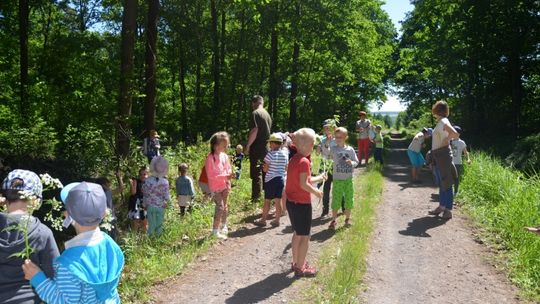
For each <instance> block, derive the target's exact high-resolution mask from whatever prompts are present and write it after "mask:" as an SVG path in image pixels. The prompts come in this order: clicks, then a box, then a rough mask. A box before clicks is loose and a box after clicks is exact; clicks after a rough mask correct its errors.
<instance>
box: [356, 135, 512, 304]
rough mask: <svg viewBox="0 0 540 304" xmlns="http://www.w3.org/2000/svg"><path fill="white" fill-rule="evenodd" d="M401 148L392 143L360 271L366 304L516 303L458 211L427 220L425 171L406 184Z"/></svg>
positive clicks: (429, 183) (431, 192) (431, 194)
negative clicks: (415, 182)
mask: <svg viewBox="0 0 540 304" xmlns="http://www.w3.org/2000/svg"><path fill="white" fill-rule="evenodd" d="M407 144H408V143H406V142H405V141H404V140H402V139H393V140H392V146H393V147H394V148H393V149H391V150H390V153H389V155H388V157H387V159H388V164H387V166H386V168H385V171H384V175H385V186H384V192H383V200H382V202H381V204H380V205H379V209H378V212H377V219H376V226H375V232H374V234H373V239H372V242H371V249H370V254H369V256H368V267H367V272H366V284H367V290H366V291H365V293H364V294H363V298H364V300H365V302H367V303H370V304H371V303H373V304H387V303H388V304H389V303H408V304H412V303H519V300H518V298H517V296H516V295H517V291H516V288H514V287H513V286H512V285H511V284H509V283H508V280H507V279H506V278H505V276H504V275H503V274H501V273H499V272H498V271H497V270H496V269H495V267H493V266H492V265H490V264H489V263H488V260H489V259H488V258H489V256H490V253H489V252H488V251H487V249H486V248H485V247H484V246H482V245H480V244H478V243H476V242H475V241H474V236H473V233H472V228H471V225H470V224H469V222H468V221H467V219H466V218H465V217H464V216H463V215H462V214H461V213H460V211H459V208H458V209H457V210H456V211H455V212H454V218H453V219H451V220H449V221H444V220H442V219H440V218H435V217H432V216H428V215H427V212H428V210H430V209H433V208H435V207H436V206H437V203H436V202H435V201H436V198H437V197H436V194H438V189H436V188H435V187H434V184H433V180H432V177H431V172H429V171H427V170H423V171H422V173H421V178H422V180H423V181H424V184H422V185H419V186H412V185H411V184H409V183H408V180H409V168H408V159H407V156H406V155H407V154H406V149H407Z"/></svg>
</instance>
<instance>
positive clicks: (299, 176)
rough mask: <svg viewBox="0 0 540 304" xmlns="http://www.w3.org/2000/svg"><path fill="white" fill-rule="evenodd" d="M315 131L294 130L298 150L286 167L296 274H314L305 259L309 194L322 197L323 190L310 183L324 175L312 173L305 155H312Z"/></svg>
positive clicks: (308, 228) (309, 221)
mask: <svg viewBox="0 0 540 304" xmlns="http://www.w3.org/2000/svg"><path fill="white" fill-rule="evenodd" d="M316 136H317V134H316V133H315V131H313V130H312V129H309V128H302V129H300V130H298V131H296V132H295V133H294V139H293V141H294V144H295V146H296V148H297V150H298V153H296V154H295V155H294V156H293V157H292V158H291V160H290V162H289V167H288V170H287V184H286V185H285V192H286V193H287V211H288V213H289V219H290V220H291V226H292V229H293V237H292V241H291V247H292V255H293V262H292V270H293V271H294V274H295V276H314V275H315V274H317V270H316V269H315V268H314V267H312V266H309V265H308V263H307V262H306V255H307V251H308V247H309V238H310V235H309V234H310V231H311V216H312V214H311V194H314V195H315V196H317V197H319V198H320V197H322V191H320V190H318V189H317V188H315V187H314V186H313V185H312V183H318V182H320V181H322V180H324V179H325V178H326V177H325V176H324V175H323V174H321V175H318V176H316V177H311V162H310V161H309V159H308V158H307V157H309V156H310V155H311V152H312V151H313V146H314V144H315V138H316Z"/></svg>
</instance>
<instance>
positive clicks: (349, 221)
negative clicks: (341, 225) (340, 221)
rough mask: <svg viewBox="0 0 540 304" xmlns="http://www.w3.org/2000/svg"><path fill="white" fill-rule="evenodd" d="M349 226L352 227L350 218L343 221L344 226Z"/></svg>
mask: <svg viewBox="0 0 540 304" xmlns="http://www.w3.org/2000/svg"><path fill="white" fill-rule="evenodd" d="M351 225H352V223H351V219H350V218H348V219H345V226H347V227H350V226H351Z"/></svg>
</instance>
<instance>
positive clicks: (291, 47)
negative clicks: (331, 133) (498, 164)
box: [0, 0, 540, 178]
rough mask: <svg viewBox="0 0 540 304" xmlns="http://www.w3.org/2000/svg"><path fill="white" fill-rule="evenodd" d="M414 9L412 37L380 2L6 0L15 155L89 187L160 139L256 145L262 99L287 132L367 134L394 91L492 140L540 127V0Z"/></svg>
mask: <svg viewBox="0 0 540 304" xmlns="http://www.w3.org/2000/svg"><path fill="white" fill-rule="evenodd" d="M411 3H412V4H414V10H413V11H412V12H409V13H408V15H407V17H406V19H405V20H404V21H403V23H402V30H403V32H402V35H401V36H398V32H397V29H396V28H395V27H394V25H393V24H392V22H391V20H390V18H389V16H388V14H387V13H386V12H385V11H384V10H383V9H382V4H383V1H379V0H340V1H334V0H308V1H300V0H294V1H282V0H273V1H269V0H234V1H233V0H209V1H199V0H196V1H194V0H162V1H159V0H148V1H137V0H125V1H111V0H76V1H75V0H38V1H27V0H20V1H14V0H6V1H2V2H1V3H0V41H1V42H2V43H1V44H0V84H1V85H2V89H1V90H0V124H1V126H2V128H1V129H0V157H1V158H2V159H3V160H4V162H5V163H7V164H10V165H11V166H12V167H16V166H21V165H25V166H29V167H36V166H37V167H40V168H41V169H45V170H48V171H50V170H53V169H54V170H55V171H59V170H60V169H59V168H62V170H60V171H61V172H57V175H59V176H67V177H72V178H78V177H80V176H92V175H96V174H103V173H110V170H107V168H110V164H111V163H115V162H119V161H120V160H122V159H131V158H133V157H135V156H136V155H137V154H138V149H137V146H138V145H140V143H141V139H142V138H143V137H144V136H145V135H146V133H147V131H148V130H151V129H157V130H158V132H159V134H160V136H161V141H162V143H163V144H164V145H165V146H171V147H173V146H174V147H175V146H177V145H189V144H192V143H195V142H197V141H200V140H206V139H208V138H209V136H210V135H211V134H212V133H213V132H215V131H217V130H226V131H228V132H229V133H231V134H232V135H233V138H234V141H235V142H236V141H238V142H242V141H245V139H246V134H247V131H248V129H247V121H248V119H249V113H250V111H251V109H250V104H249V101H250V99H251V96H253V95H254V94H260V95H262V96H264V98H265V100H266V103H265V106H266V107H267V109H268V111H269V112H270V113H271V115H272V116H273V119H274V129H275V130H293V129H295V128H297V127H300V126H311V127H315V128H316V126H318V125H319V124H320V122H321V121H322V120H324V119H325V118H328V117H332V116H333V115H340V117H341V121H342V123H343V124H344V125H346V126H349V127H351V128H352V126H353V123H354V121H355V120H356V119H357V117H356V116H357V115H356V113H357V111H358V110H360V109H362V110H365V109H368V105H370V104H377V105H380V104H382V103H383V102H384V100H385V94H386V93H387V92H389V91H393V92H394V93H395V94H399V96H400V97H401V100H402V102H404V103H405V104H407V105H408V110H407V111H406V112H405V113H403V115H401V118H400V123H401V124H403V125H405V126H406V125H408V124H409V123H410V122H411V121H414V120H420V121H423V122H425V123H426V124H427V123H431V122H432V118H431V116H430V114H429V109H430V106H431V104H432V103H433V102H434V101H435V100H438V99H445V100H447V101H448V102H449V103H450V105H451V107H452V112H451V118H452V121H454V122H455V123H458V124H460V125H461V126H462V127H463V129H464V131H465V133H466V136H467V137H468V138H469V139H470V142H472V143H474V144H475V145H476V146H483V147H487V148H492V146H493V143H494V141H496V142H507V143H514V142H515V141H516V140H518V139H521V138H525V137H527V136H528V135H531V134H536V133H538V131H539V127H538V126H539V123H540V115H538V114H537V113H538V111H539V110H540V108H539V107H540V103H539V100H538V99H539V88H540V85H539V82H540V76H539V72H540V71H539V60H540V57H539V48H540V34H539V25H540V22H539V18H540V17H539V16H540V14H539V11H540V9H539V5H540V4H539V2H538V1H533V0H523V1H504V0H495V1H488V0H480V1H464V0H448V1H440V0H438V1H420V0H416V1H411ZM490 145H491V146H490ZM503 146H504V147H502V148H501V149H503V150H505V152H507V153H506V154H508V153H510V152H511V148H512V146H513V145H511V144H510V145H503ZM502 154H504V153H502Z"/></svg>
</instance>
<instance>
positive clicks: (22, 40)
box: [19, 0, 30, 122]
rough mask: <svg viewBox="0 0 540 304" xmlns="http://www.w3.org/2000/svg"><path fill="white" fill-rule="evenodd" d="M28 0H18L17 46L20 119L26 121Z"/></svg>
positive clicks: (27, 111) (27, 108) (27, 105)
mask: <svg viewBox="0 0 540 304" xmlns="http://www.w3.org/2000/svg"><path fill="white" fill-rule="evenodd" d="M29 11H30V9H29V6H28V0H19V48H20V55H19V56H20V60H19V64H20V70H19V71H20V76H19V77H20V78H19V81H20V87H19V90H20V91H19V94H20V96H19V98H20V104H19V106H20V110H19V111H20V112H19V113H20V116H21V118H22V119H21V121H22V122H25V121H28V114H29V112H30V111H29V110H30V109H29V106H30V105H29V104H28V24H29V22H30V21H29Z"/></svg>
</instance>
